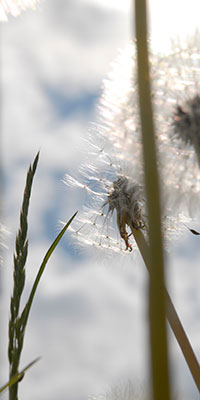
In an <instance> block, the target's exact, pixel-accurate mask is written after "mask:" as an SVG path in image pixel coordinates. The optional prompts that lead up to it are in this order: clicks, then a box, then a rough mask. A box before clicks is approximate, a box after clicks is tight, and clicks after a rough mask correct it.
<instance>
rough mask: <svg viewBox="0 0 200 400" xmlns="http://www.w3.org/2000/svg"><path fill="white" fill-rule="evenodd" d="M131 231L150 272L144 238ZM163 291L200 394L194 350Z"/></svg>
mask: <svg viewBox="0 0 200 400" xmlns="http://www.w3.org/2000/svg"><path fill="white" fill-rule="evenodd" d="M130 228H131V227H130ZM131 231H132V233H133V236H134V239H135V241H136V243H137V246H138V248H139V251H140V254H141V256H142V258H143V261H144V264H145V265H146V268H147V270H148V271H149V272H150V268H151V266H150V264H149V246H148V244H147V243H146V240H145V237H144V235H143V233H142V232H141V231H140V230H136V229H133V228H131ZM164 291H165V297H166V303H167V308H166V316H167V319H168V322H169V324H170V326H171V329H172V331H173V333H174V335H175V337H176V340H177V342H178V344H179V346H180V348H181V351H182V353H183V356H184V358H185V361H186V363H187V365H188V368H189V370H190V372H191V374H192V377H193V379H194V382H195V384H196V386H197V389H198V391H199V392H200V365H199V363H198V360H197V358H196V355H195V353H194V350H193V348H192V346H191V344H190V341H189V339H188V337H187V335H186V332H185V330H184V328H183V325H182V323H181V321H180V318H179V316H178V314H177V312H176V309H175V307H174V305H173V302H172V300H171V298H170V296H169V294H168V292H167V290H166V289H165V290H164Z"/></svg>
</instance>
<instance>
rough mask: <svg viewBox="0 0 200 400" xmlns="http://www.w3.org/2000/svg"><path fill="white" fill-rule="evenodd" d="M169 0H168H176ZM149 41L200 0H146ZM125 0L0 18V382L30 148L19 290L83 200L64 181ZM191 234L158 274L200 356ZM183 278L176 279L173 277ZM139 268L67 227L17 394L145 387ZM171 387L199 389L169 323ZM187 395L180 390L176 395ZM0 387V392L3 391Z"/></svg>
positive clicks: (77, 156) (113, 48)
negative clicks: (0, 248) (126, 384)
mask: <svg viewBox="0 0 200 400" xmlns="http://www.w3.org/2000/svg"><path fill="white" fill-rule="evenodd" d="M174 3H175V4H174ZM149 8H150V26H151V36H152V45H153V47H154V48H155V49H156V50H159V51H161V52H166V51H167V50H168V48H169V43H170V40H171V39H174V38H176V37H177V36H180V38H181V39H182V38H183V37H184V36H187V35H188V34H192V33H193V32H194V30H195V28H197V27H198V24H199V20H198V19H199V12H200V5H199V1H195V0H191V1H190V2H189V4H188V2H186V1H180V0H177V1H176V2H174V1H172V0H170V1H168V2H165V3H163V2H160V1H158V0H152V1H149ZM132 23H133V17H131V2H130V1H128V0H126V1H125V0H118V1H116V0H115V1H114V0H110V1H109V0H107V1H103V0H68V1H65V0H42V1H41V2H40V3H39V4H38V5H37V7H36V10H34V11H33V10H26V11H24V12H23V13H22V14H21V16H19V17H17V18H14V17H11V16H10V17H9V18H8V22H6V23H2V24H1V29H0V42H1V85H2V94H1V96H2V110H1V130H2V135H1V145H2V156H3V158H2V165H3V181H2V185H3V189H4V193H5V194H4V202H3V214H4V223H5V225H6V227H7V229H8V231H9V234H7V235H6V236H5V238H4V241H5V244H6V246H7V250H5V252H4V262H3V265H2V266H1V271H0V272H1V278H2V286H1V308H0V312H1V318H2V321H3V323H2V324H1V326H2V327H3V329H1V331H2V332H1V334H2V340H1V342H2V348H1V353H0V354H1V358H2V365H3V366H4V368H3V369H2V371H1V375H0V379H1V381H0V382H2V384H3V383H4V382H5V381H7V376H8V362H7V358H6V357H7V321H8V316H9V298H10V294H11V290H12V254H13V248H14V239H15V234H16V232H17V227H18V221H19V209H20V206H21V201H22V194H23V188H24V184H25V176H26V172H27V169H28V166H29V164H30V163H31V162H32V161H33V159H34V157H35V155H36V153H37V152H38V150H40V160H39V166H38V170H37V173H36V177H35V179H34V186H33V192H32V196H31V206H30V214H29V258H28V263H27V282H26V290H25V296H24V299H23V301H25V300H26V296H27V295H28V293H29V291H30V288H31V283H32V282H33V279H34V277H35V275H36V273H37V270H38V268H39V265H40V263H41V261H42V258H43V256H44V254H45V252H46V250H47V249H48V247H49V245H50V244H51V242H52V241H53V239H54V238H55V236H56V234H57V233H58V231H59V229H60V224H59V221H60V220H65V221H66V220H68V219H69V218H70V217H71V215H72V214H73V213H74V212H75V211H76V210H78V209H81V207H83V204H84V198H83V196H81V195H80V193H78V195H77V193H75V192H73V190H72V189H69V188H68V187H66V186H65V185H64V183H63V182H62V180H63V178H64V175H65V173H68V174H70V173H71V172H74V171H76V170H78V168H79V167H80V165H81V161H82V160H83V159H84V154H83V152H82V146H81V143H82V139H83V138H84V137H85V136H86V135H87V131H88V126H89V123H90V122H95V120H96V119H97V114H98V111H97V105H98V101H99V98H100V96H101V94H102V82H103V79H105V77H106V76H107V74H108V73H109V72H110V71H111V69H112V63H113V61H114V60H115V59H116V57H117V55H118V52H119V49H123V48H124V47H125V46H126V45H127V43H128V42H129V40H130V38H131V37H132V32H133V28H132V26H131V24H132ZM197 248H198V238H197V237H191V236H190V234H189V232H187V233H186V234H185V237H184V238H183V239H181V240H179V241H178V242H177V243H173V246H172V249H171V253H170V255H169V259H170V262H169V267H168V271H167V273H168V281H169V287H170V294H171V296H172V298H173V300H174V302H175V305H176V308H177V311H178V313H179V314H180V316H181V319H182V321H183V324H184V326H185V329H186V331H187V332H188V335H189V337H190V339H191V342H192V344H193V347H194V349H195V350H196V351H197V353H198V355H200V343H199V338H198V332H199V329H200V323H199V320H200V319H199V316H200V306H199V304H200V302H199V300H200V299H199V287H198V282H199V266H198V264H199V256H200V253H199V251H198V249H197ZM180 277H181V278H180ZM146 288H147V275H146V271H145V269H144V266H143V264H142V261H141V260H140V258H139V256H138V255H133V256H132V257H131V259H130V257H129V259H128V258H127V257H123V258H121V257H118V258H115V257H113V258H112V262H111V261H110V259H108V257H107V255H101V256H99V255H97V256H94V254H93V253H91V252H90V251H89V250H88V251H87V252H86V253H83V252H82V251H80V249H78V246H77V245H75V244H74V243H73V242H72V239H71V238H70V236H69V235H66V238H63V240H62V243H60V244H59V247H58V248H57V249H56V251H55V254H54V255H53V257H52V259H51V261H50V262H49V264H48V267H47V269H46V271H45V274H44V276H43V278H42V281H41V283H40V285H39V288H38V293H37V296H36V299H35V302H34V305H33V309H32V312H31V315H30V320H29V323H28V327H27V331H26V337H25V343H24V350H23V354H22V359H21V367H23V366H25V365H26V364H28V363H29V362H30V361H32V360H33V359H34V358H35V357H37V356H41V357H42V359H41V361H39V362H38V364H37V365H35V366H34V367H33V368H31V370H30V371H29V372H28V373H27V374H26V376H25V379H24V380H23V382H22V384H21V385H20V398H21V399H23V398H24V399H25V398H27V397H28V398H29V400H32V399H35V398H37V399H38V400H42V399H44V398H48V399H49V400H53V399H55V398H56V399H59V400H62V399H66V398H70V399H71V400H86V399H87V398H88V397H89V396H91V395H92V394H98V393H103V392H104V391H106V390H107V389H109V388H110V385H113V384H114V383H115V382H118V381H119V380H124V381H126V380H127V379H131V380H132V382H133V384H134V385H135V386H136V387H138V386H139V387H140V386H141V387H146V386H145V385H146V382H147V377H148V335H147V329H148V328H147V308H146V294H145V293H146ZM170 350H171V363H172V370H173V372H174V374H176V376H177V379H176V384H175V382H174V390H175V392H176V391H177V392H178V393H180V398H181V399H190V400H192V399H195V400H196V399H197V398H198V397H197V396H198V393H197V391H196V389H195V387H194V384H193V382H192V378H191V376H190V373H189V371H188V369H187V366H186V364H185V361H184V359H183V356H182V355H181V353H180V350H179V348H178V346H177V344H176V341H175V339H174V338H173V336H172V335H171V333H170ZM184 396H185V397H184ZM3 398H5V399H6V398H7V394H5V395H4V396H2V399H3Z"/></svg>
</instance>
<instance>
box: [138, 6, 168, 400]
mask: <svg viewBox="0 0 200 400" xmlns="http://www.w3.org/2000/svg"><path fill="white" fill-rule="evenodd" d="M135 27H136V45H137V67H138V93H139V105H140V120H141V127H142V145H143V158H144V173H145V187H146V196H147V210H148V221H149V262H150V279H149V327H150V343H151V346H150V349H151V372H152V389H153V396H154V400H161V399H162V400H169V399H170V384H169V367H168V346H167V330H166V318H165V315H166V298H165V293H164V282H165V279H164V256H163V243H162V233H161V212H160V193H159V177H158V171H157V162H156V148H155V135H154V124H153V111H152V103H151V85H150V73H149V60H148V45H147V40H148V39H147V37H148V36H147V11H146V1H145V0H135Z"/></svg>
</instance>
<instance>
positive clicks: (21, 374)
mask: <svg viewBox="0 0 200 400" xmlns="http://www.w3.org/2000/svg"><path fill="white" fill-rule="evenodd" d="M40 359H41V357H37V358H35V360H33V361H31V362H30V363H29V364H28V365H27V366H26V367H25V368H24V369H22V370H21V371H20V372H18V374H16V375H15V376H13V378H12V379H10V380H9V382H7V383H6V384H5V385H3V386H1V387H0V393H2V392H4V390H6V389H8V388H9V387H10V386H12V385H14V384H15V383H17V382H19V381H20V380H22V379H23V377H24V374H25V372H26V371H27V370H28V369H29V368H31V367H32V366H33V365H34V364H35V363H36V362H38V361H39V360H40Z"/></svg>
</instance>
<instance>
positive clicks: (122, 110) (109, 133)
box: [66, 36, 200, 252]
mask: <svg viewBox="0 0 200 400" xmlns="http://www.w3.org/2000/svg"><path fill="white" fill-rule="evenodd" d="M199 47H200V39H199V36H198V37H197V38H195V40H194V43H193V46H192V42H189V44H188V46H186V47H185V48H180V47H179V49H177V48H176V47H175V46H174V48H173V52H172V53H171V54H169V55H167V56H165V57H162V56H160V55H154V54H151V55H150V61H151V72H152V101H153V109H154V118H155V126H156V144H157V150H158V169H159V173H160V177H161V184H162V186H161V191H162V193H161V194H162V200H163V210H164V216H163V231H164V234H165V236H167V237H170V236H172V237H173V235H174V234H175V235H176V233H177V232H179V231H180V230H182V229H183V222H186V221H187V223H188V221H189V220H190V219H189V218H190V216H189V214H190V211H191V210H192V211H194V210H195V211H196V210H197V209H198V208H199V206H198V205H199V193H200V170H199V166H198V164H197V162H196V153H195V151H194V149H193V147H192V144H193V142H194V140H193V137H194V133H192V134H191V132H190V133H188V130H187V129H186V125H187V124H188V121H189V117H188V114H189V115H190V119H192V126H193V130H197V129H198V127H197V126H198V124H199V111H198V105H199V98H200V95H199V94H198V82H199V81H200V55H199V54H200V51H199ZM135 61H136V60H135V44H134V43H131V44H130V45H129V46H128V47H127V48H126V50H125V51H124V52H123V53H122V54H121V56H120V59H119V60H118V62H117V63H116V64H115V65H114V68H113V72H112V74H111V75H110V76H109V79H107V80H106V81H105V82H104V91H103V96H102V98H101V100H100V106H99V122H98V124H96V125H95V124H93V125H92V127H91V129H90V132H89V135H88V139H87V141H86V153H87V154H88V158H87V159H86V161H85V163H84V165H82V167H81V168H80V177H79V178H71V177H69V176H66V183H67V184H69V185H70V184H71V185H73V186H77V187H79V188H80V189H83V190H84V191H85V193H86V204H85V208H84V210H83V212H82V213H80V215H79V217H78V218H77V219H76V221H75V223H74V225H73V226H72V228H71V230H72V231H73V233H74V235H76V237H77V238H78V239H79V241H80V242H82V243H83V244H85V245H88V244H92V245H96V246H98V247H99V248H104V249H111V250H114V251H120V252H121V251H122V250H125V246H124V242H125V243H126V249H130V248H131V246H134V240H133V238H132V237H130V238H129V235H130V231H129V229H128V227H127V223H126V221H127V220H129V221H131V224H132V226H133V227H137V228H139V229H144V230H145V229H146V227H147V226H148V221H147V217H146V199H145V193H144V190H143V188H144V168H143V158H142V144H141V127H140V122H139V110H138V94H137V85H136V83H137V75H136V62H135ZM183 113H185V114H184V115H183ZM175 121H176V126H175ZM194 121H195V123H194ZM175 130H176V133H175ZM178 131H179V133H178ZM184 138H185V140H184ZM195 206H196V208H195ZM130 242H131V244H130ZM129 245H130V246H129Z"/></svg>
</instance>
